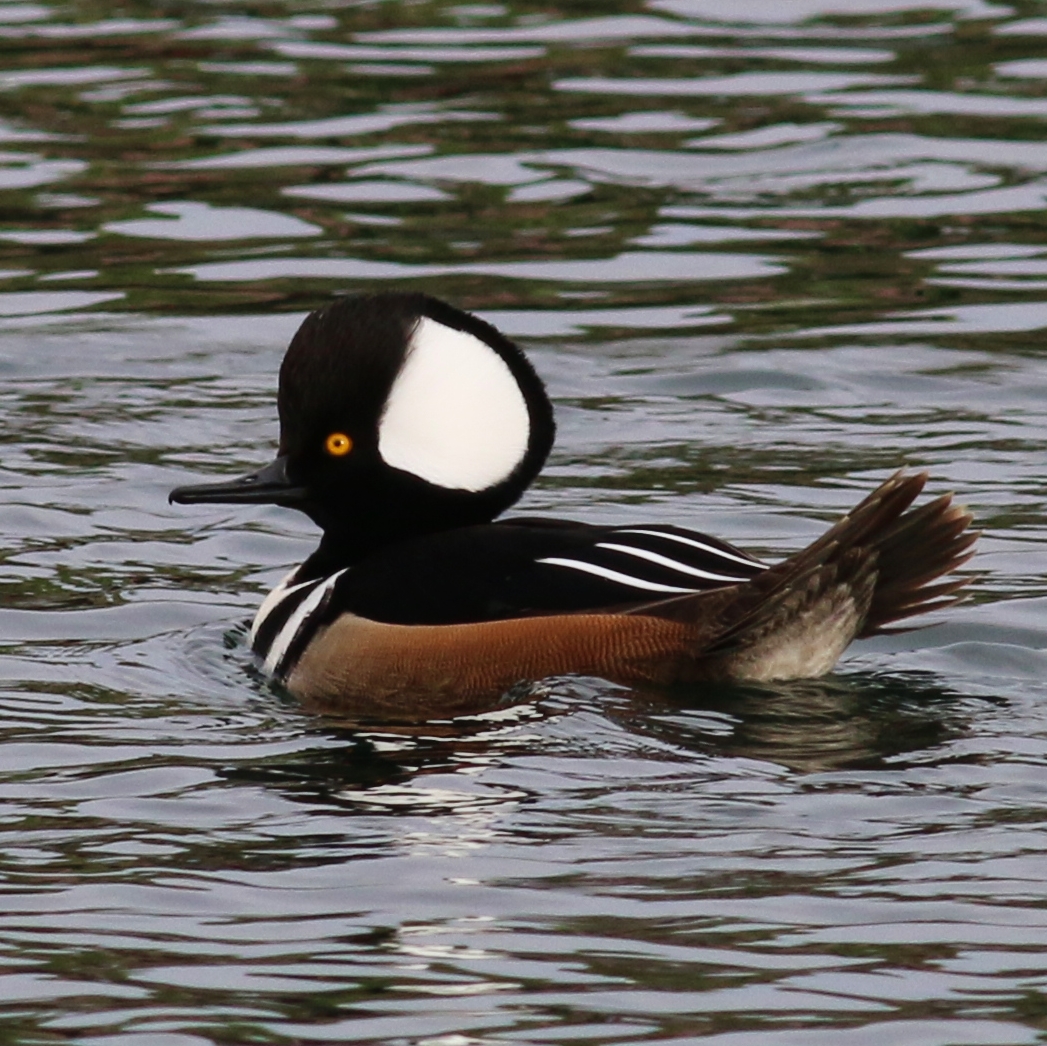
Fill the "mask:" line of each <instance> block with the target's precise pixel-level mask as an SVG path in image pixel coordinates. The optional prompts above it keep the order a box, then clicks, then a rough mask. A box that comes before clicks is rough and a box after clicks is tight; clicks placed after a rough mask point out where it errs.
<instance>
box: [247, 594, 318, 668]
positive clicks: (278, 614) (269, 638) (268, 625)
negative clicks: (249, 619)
mask: <svg viewBox="0 0 1047 1046" xmlns="http://www.w3.org/2000/svg"><path fill="white" fill-rule="evenodd" d="M322 580H323V579H322V578H316V579H315V580H312V581H306V582H304V583H303V584H300V585H290V586H288V588H287V589H286V590H285V591H284V592H283V593H282V594H281V595H280V596H279V598H278V600H277V602H276V603H274V604H273V605H271V606H269V607H267V606H266V604H265V603H263V604H262V606H261V608H260V609H259V611H258V616H257V617H256V618H255V621H254V625H253V627H252V633H253V638H252V641H251V649H252V650H253V651H254V652H255V653H256V654H257V655H258V656H259V657H260V658H261V659H262V660H263V661H264V660H265V659H266V658H267V657H268V656H269V650H270V648H271V647H272V645H273V643H274V641H275V640H276V637H277V636H279V634H280V632H281V631H282V630H283V628H284V626H285V625H286V624H287V622H288V620H289V619H290V617H291V615H292V614H293V613H294V612H295V611H296V610H297V609H298V608H299V606H301V604H302V600H304V599H305V598H306V597H307V596H308V595H309V593H310V592H312V591H313V589H314V588H316V586H317V585H318V584H320V582H321V581H322ZM275 594H276V593H275V592H274V593H271V594H270V598H272V596H273V595H275ZM266 602H268V600H267V601H266Z"/></svg>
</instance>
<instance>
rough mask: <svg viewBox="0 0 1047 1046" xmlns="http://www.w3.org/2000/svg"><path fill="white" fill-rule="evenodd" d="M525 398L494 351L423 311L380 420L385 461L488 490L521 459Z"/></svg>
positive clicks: (526, 429) (434, 479) (444, 483)
mask: <svg viewBox="0 0 1047 1046" xmlns="http://www.w3.org/2000/svg"><path fill="white" fill-rule="evenodd" d="M530 431H531V422H530V417H529V415H528V413H527V402H526V401H525V400H524V397H523V393H522V392H521V391H520V387H519V385H518V384H517V382H516V378H514V377H513V373H512V371H510V370H509V366H508V364H507V363H506V362H505V360H503V359H502V357H501V356H499V355H498V353H497V352H495V351H494V349H492V348H491V347H490V345H487V344H485V343H484V342H482V341H481V340H480V339H479V338H477V337H476V336H475V335H472V334H467V333H466V332H465V331H460V330H454V329H453V328H451V327H445V326H444V325H443V324H442V323H437V321H436V320H434V319H431V318H430V317H428V316H423V317H422V318H421V319H420V320H419V321H418V325H417V326H416V327H415V329H414V333H413V334H412V335H411V344H410V345H409V346H408V349H407V356H406V358H405V360H404V364H403V366H402V367H401V368H400V373H399V374H398V375H397V376H396V381H394V382H393V387H392V389H391V390H390V392H389V399H388V401H387V402H386V405H385V412H384V413H383V414H382V420H381V421H380V422H379V424H378V452H379V453H380V454H381V455H382V458H383V459H384V460H385V462H386V464H388V465H392V466H393V468H398V469H403V470H404V471H405V472H410V473H412V474H413V475H415V476H418V477H419V478H421V479H424V480H426V481H427V482H429V483H435V484H436V485H437V486H440V487H448V488H451V489H454V490H486V489H487V488H488V487H493V486H494V485H495V484H496V483H499V482H500V481H501V480H503V479H505V478H506V477H507V476H508V475H509V473H511V472H512V471H513V469H514V468H516V466H517V465H518V464H519V463H520V462H521V461H522V460H523V457H524V454H525V453H526V452H527V439H528V436H529V435H530Z"/></svg>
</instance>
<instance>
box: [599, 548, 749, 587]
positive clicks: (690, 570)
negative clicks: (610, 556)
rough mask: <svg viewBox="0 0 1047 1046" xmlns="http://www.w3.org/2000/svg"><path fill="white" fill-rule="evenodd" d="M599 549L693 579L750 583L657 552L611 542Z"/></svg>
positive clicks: (744, 579)
mask: <svg viewBox="0 0 1047 1046" xmlns="http://www.w3.org/2000/svg"><path fill="white" fill-rule="evenodd" d="M596 547H597V548H606V549H608V550H609V551H611V552H624V553H625V554H626V555H627V556H635V557H636V558H637V559H646V560H647V562H648V563H655V564H657V565H658V566H660V567H668V568H669V569H670V570H676V571H678V572H679V573H681V574H690V575H691V577H700V578H704V579H705V580H706V581H748V580H749V579H748V578H745V577H735V576H734V575H733V574H711V573H710V572H709V571H708V570H699V569H698V568H697V567H689V566H687V565H686V564H685V563H677V562H676V560H675V559H670V558H669V557H668V556H660V555H658V553H657V552H648V551H647V549H645V548H630V546H628V545H615V544H612V543H611V542H610V541H600V542H598V543H597V545H596Z"/></svg>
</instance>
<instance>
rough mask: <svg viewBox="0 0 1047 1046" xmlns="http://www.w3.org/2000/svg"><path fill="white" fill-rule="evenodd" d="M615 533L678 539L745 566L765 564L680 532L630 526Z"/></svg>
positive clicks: (685, 543)
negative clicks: (639, 528) (665, 531)
mask: <svg viewBox="0 0 1047 1046" xmlns="http://www.w3.org/2000/svg"><path fill="white" fill-rule="evenodd" d="M615 533H616V534H645V535H646V536H647V537H652V538H665V539H666V540H667V541H678V542H679V543H680V544H681V545H690V546H691V548H699V549H701V550H702V551H703V552H708V553H709V554H710V555H711V556H720V557H721V558H723V559H730V560H733V561H734V562H735V563H744V564H745V565H746V566H747V567H762V566H764V565H765V564H763V563H761V562H760V561H759V560H753V559H746V558H745V557H744V556H736V555H734V554H733V553H731V552H724V550H723V549H722V548H717V547H716V546H715V545H707V544H705V542H704V541H695V540H694V538H685V537H683V536H682V535H681V534H665V533H663V532H662V531H660V530H638V529H634V528H630V529H628V530H626V529H622V530H617V531H615Z"/></svg>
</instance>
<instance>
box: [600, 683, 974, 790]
mask: <svg viewBox="0 0 1047 1046" xmlns="http://www.w3.org/2000/svg"><path fill="white" fill-rule="evenodd" d="M967 700H969V699H967V698H965V697H964V696H963V695H960V694H958V693H955V692H952V691H950V690H949V688H948V687H943V686H942V685H941V683H940V682H939V681H938V679H937V677H936V676H934V675H932V674H930V673H926V674H923V675H918V674H914V673H913V674H892V675H886V674H883V675H878V674H869V675H865V674H855V675H848V676H834V677H831V678H829V679H819V680H801V681H796V682H789V683H778V684H765V685H761V686H717V687H703V688H702V692H701V693H700V694H699V693H685V692H677V693H675V694H674V695H673V699H672V701H671V702H669V701H665V700H664V699H663V701H661V702H656V701H655V700H653V698H652V695H645V700H643V701H642V702H640V703H639V704H638V707H637V708H636V709H635V710H633V711H631V712H630V714H629V715H627V716H625V717H623V718H622V719H620V721H621V722H623V725H626V726H627V728H628V729H633V730H643V731H650V732H651V733H652V734H653V735H654V736H657V737H660V738H662V739H663V740H666V741H672V742H673V743H675V744H680V745H685V746H687V747H693V748H695V749H696V750H697V751H702V752H719V753H722V754H725V755H731V756H741V757H744V758H747V759H760V760H767V761H769V762H772V763H778V764H780V765H782V766H786V767H788V768H789V769H790V770H795V771H798V772H801V773H820V772H824V771H828V770H844V769H871V768H884V767H888V766H890V765H892V763H893V762H895V761H896V760H895V757H897V756H905V755H911V754H915V753H919V754H921V755H923V754H925V753H927V752H929V751H932V750H934V749H941V748H942V747H943V746H944V745H945V743H946V742H947V741H949V740H952V739H955V738H958V737H960V736H961V735H962V734H963V733H964V732H965V731H966V730H967V728H968V720H969V717H970V712H969V710H968V708H967V706H966V701H967Z"/></svg>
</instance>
